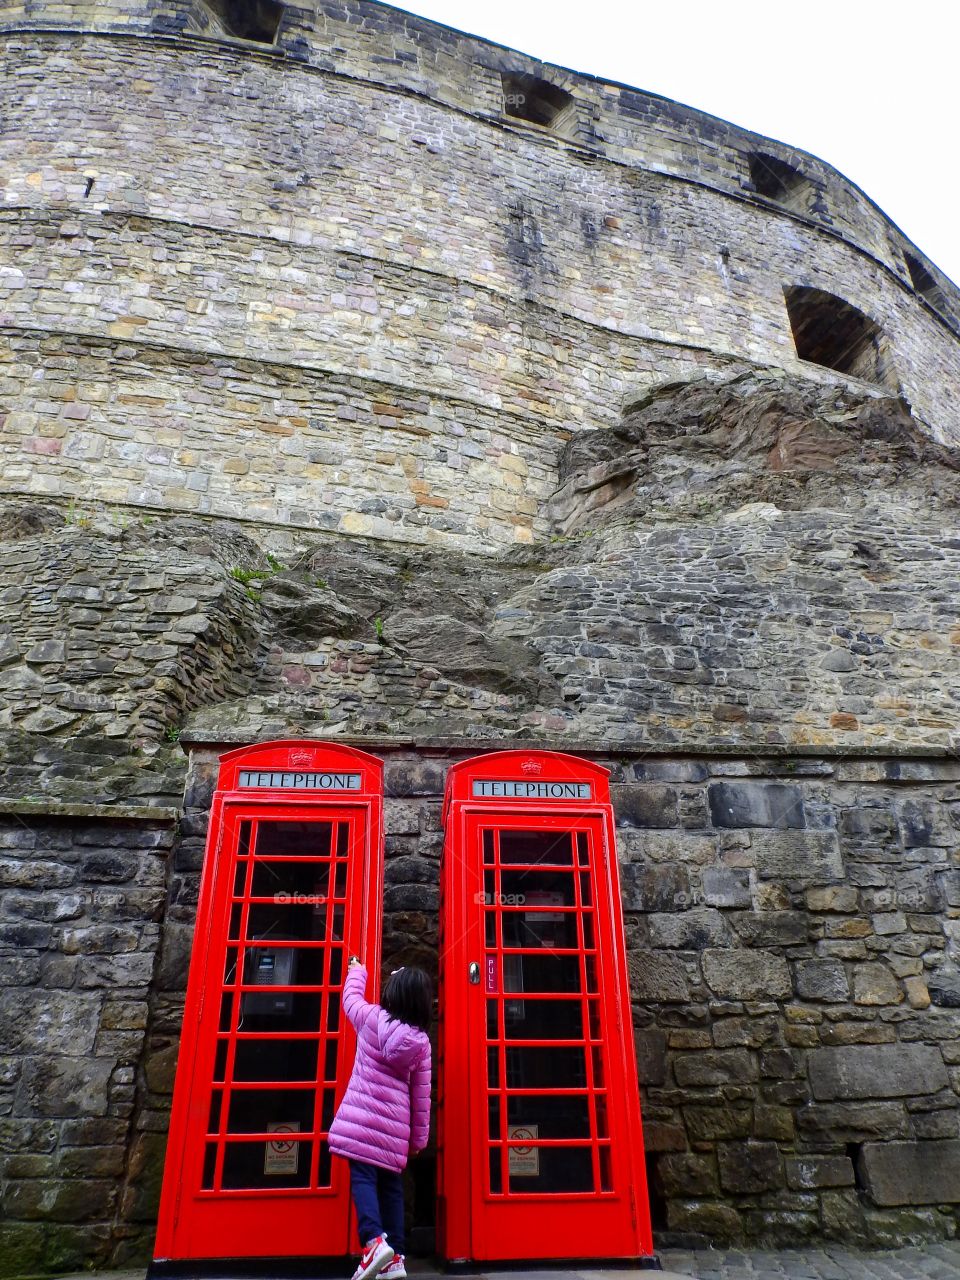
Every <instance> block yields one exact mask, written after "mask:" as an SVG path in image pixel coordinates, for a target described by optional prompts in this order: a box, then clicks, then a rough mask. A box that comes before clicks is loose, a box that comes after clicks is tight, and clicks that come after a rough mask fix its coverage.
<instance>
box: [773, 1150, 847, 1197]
mask: <svg viewBox="0 0 960 1280" xmlns="http://www.w3.org/2000/svg"><path fill="white" fill-rule="evenodd" d="M785 1163H786V1174H787V1186H788V1187H790V1189H791V1190H792V1191H816V1190H817V1189H818V1188H820V1187H852V1186H853V1185H854V1173H853V1162H852V1161H851V1159H850V1157H849V1156H813V1155H810V1156H792V1157H788V1158H787V1160H786V1162H785Z"/></svg>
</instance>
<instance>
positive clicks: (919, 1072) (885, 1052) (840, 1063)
mask: <svg viewBox="0 0 960 1280" xmlns="http://www.w3.org/2000/svg"><path fill="white" fill-rule="evenodd" d="M809 1069H810V1085H811V1087H812V1089H813V1096H814V1097H815V1098H816V1099H817V1100H818V1101H831V1100H833V1099H836V1098H850V1099H859V1098H910V1097H916V1096H918V1095H921V1094H925V1093H936V1092H938V1090H940V1089H944V1088H946V1087H947V1086H948V1084H949V1080H948V1076H947V1068H946V1066H945V1065H944V1061H943V1055H942V1054H941V1052H940V1050H939V1049H937V1048H935V1047H933V1046H931V1045H925V1044H882V1045H842V1046H840V1047H838V1048H832V1047H831V1048H823V1049H814V1050H813V1051H812V1052H811V1054H810V1057H809Z"/></svg>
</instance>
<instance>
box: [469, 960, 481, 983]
mask: <svg viewBox="0 0 960 1280" xmlns="http://www.w3.org/2000/svg"><path fill="white" fill-rule="evenodd" d="M467 980H468V981H469V982H470V983H471V984H472V985H473V986H476V985H477V983H478V982H479V981H480V966H479V964H477V962H476V960H473V961H471V963H470V967H469V968H468V969H467Z"/></svg>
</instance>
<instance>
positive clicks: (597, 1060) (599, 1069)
mask: <svg viewBox="0 0 960 1280" xmlns="http://www.w3.org/2000/svg"><path fill="white" fill-rule="evenodd" d="M590 1052H591V1054H592V1055H593V1087H594V1088H595V1089H603V1088H604V1087H605V1085H606V1078H605V1076H604V1072H603V1050H602V1049H601V1048H600V1047H599V1045H597V1046H596V1047H594V1048H593V1049H591V1050H590Z"/></svg>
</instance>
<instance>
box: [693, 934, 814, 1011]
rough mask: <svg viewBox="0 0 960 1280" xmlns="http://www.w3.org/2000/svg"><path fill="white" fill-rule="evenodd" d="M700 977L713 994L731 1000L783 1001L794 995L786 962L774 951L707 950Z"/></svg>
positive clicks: (738, 948) (737, 948)
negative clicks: (707, 984) (701, 976)
mask: <svg viewBox="0 0 960 1280" xmlns="http://www.w3.org/2000/svg"><path fill="white" fill-rule="evenodd" d="M703 976H704V977H705V978H706V980H707V982H708V983H709V985H710V988H711V990H712V991H713V992H714V993H715V994H716V995H718V996H725V997H726V998H727V999H730V1000H784V999H786V998H787V997H789V996H790V995H792V994H793V984H792V982H791V981H790V970H789V968H788V967H787V962H786V960H784V958H783V956H780V955H777V954H776V953H775V952H773V951H751V950H748V949H746V948H740V947H731V948H717V949H710V950H707V951H705V952H704V953H703Z"/></svg>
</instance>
